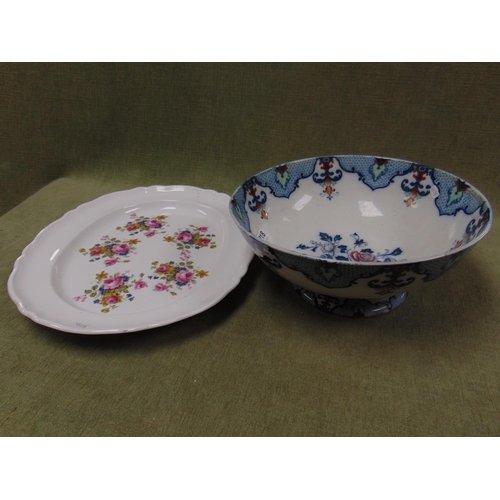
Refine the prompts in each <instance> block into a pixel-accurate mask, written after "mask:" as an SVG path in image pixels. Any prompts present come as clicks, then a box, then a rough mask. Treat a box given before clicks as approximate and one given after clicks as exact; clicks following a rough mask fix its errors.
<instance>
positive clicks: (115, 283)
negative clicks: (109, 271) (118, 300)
mask: <svg viewBox="0 0 500 500" xmlns="http://www.w3.org/2000/svg"><path fill="white" fill-rule="evenodd" d="M122 283H123V278H121V277H120V276H115V277H113V278H108V279H105V280H104V288H106V290H114V289H115V288H118V287H119V286H120V285H121V284H122Z"/></svg>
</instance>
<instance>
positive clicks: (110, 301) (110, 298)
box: [100, 292, 122, 306]
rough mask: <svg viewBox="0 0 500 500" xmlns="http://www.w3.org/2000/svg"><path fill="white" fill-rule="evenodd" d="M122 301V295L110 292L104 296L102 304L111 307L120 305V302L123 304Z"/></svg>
mask: <svg viewBox="0 0 500 500" xmlns="http://www.w3.org/2000/svg"><path fill="white" fill-rule="evenodd" d="M121 301H122V298H121V297H120V295H119V294H118V293H115V292H109V293H106V294H105V295H104V296H103V298H102V300H101V302H100V304H102V305H103V306H110V305H114V304H118V302H121Z"/></svg>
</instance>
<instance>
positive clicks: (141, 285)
mask: <svg viewBox="0 0 500 500" xmlns="http://www.w3.org/2000/svg"><path fill="white" fill-rule="evenodd" d="M146 286H148V285H147V284H146V282H145V281H143V280H138V281H136V282H135V285H134V290H140V289H141V288H144V287H146Z"/></svg>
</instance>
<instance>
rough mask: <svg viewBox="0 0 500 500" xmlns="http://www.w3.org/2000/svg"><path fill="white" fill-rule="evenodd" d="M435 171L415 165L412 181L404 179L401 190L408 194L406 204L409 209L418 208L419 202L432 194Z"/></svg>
mask: <svg viewBox="0 0 500 500" xmlns="http://www.w3.org/2000/svg"><path fill="white" fill-rule="evenodd" d="M433 170H434V169H433V168H432V167H424V166H422V165H418V166H417V165H415V168H414V169H413V172H412V179H403V181H402V182H401V189H402V190H403V191H404V192H405V193H406V199H405V200H404V202H405V203H406V206H407V207H411V206H412V205H413V206H416V205H417V200H419V199H420V198H423V197H424V196H427V195H428V194H429V193H430V192H431V187H432V185H433V183H432V172H433Z"/></svg>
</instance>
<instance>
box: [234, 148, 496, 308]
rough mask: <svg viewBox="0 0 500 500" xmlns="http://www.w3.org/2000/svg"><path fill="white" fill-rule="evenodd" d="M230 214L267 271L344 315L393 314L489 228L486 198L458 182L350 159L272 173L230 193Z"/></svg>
mask: <svg viewBox="0 0 500 500" xmlns="http://www.w3.org/2000/svg"><path fill="white" fill-rule="evenodd" d="M230 212H231V215H232V217H233V219H234V221H235V222H236V224H237V226H238V227H239V229H240V230H241V232H242V234H243V236H244V237H245V239H246V241H247V242H248V243H249V244H250V245H251V247H252V248H253V250H254V252H255V253H256V254H257V255H258V256H259V257H260V258H261V259H262V261H263V262H264V263H265V264H266V265H267V266H269V267H270V268H271V269H272V270H273V271H275V272H276V273H278V274H279V275H280V276H282V277H283V278H284V279H286V280H287V281H289V282H291V283H292V284H293V285H294V286H295V287H296V289H297V291H298V292H299V293H300V294H301V295H302V296H303V297H304V298H305V299H306V300H308V301H309V302H311V303H312V304H314V305H315V306H316V307H319V308H320V309H323V310H325V311H328V312H332V313H335V314H341V315H344V316H375V315H378V314H381V313H384V312H388V311H390V310H392V309H394V308H395V307H397V306H398V305H400V304H401V303H402V302H403V301H404V300H405V299H406V295H407V292H408V291H409V290H411V289H413V288H415V287H418V286H420V285H422V284H424V283H427V282H429V281H433V280H435V279H436V278H439V277H440V276H442V275H443V274H444V273H445V272H447V271H448V270H449V269H451V268H452V267H453V266H455V265H456V264H457V263H458V262H459V261H460V260H461V258H462V257H463V255H464V253H465V252H466V251H467V250H469V249H470V248H471V247H472V246H474V245H475V244H476V243H478V242H479V241H480V240H481V239H482V238H484V236H485V235H486V234H487V233H488V232H489V230H490V229H491V226H492V222H493V212H492V208H491V205H490V203H489V202H488V200H487V199H486V198H485V196H484V195H483V194H481V193H480V192H479V191H478V190H477V189H475V188H474V187H473V186H471V185H470V184H469V183H467V182H466V181H464V180H463V179H461V178H459V177H456V176H455V175H452V174H450V173H448V172H445V171H444V170H440V169H437V168H434V167H428V166H425V165H420V164H418V163H412V162H409V161H404V160H396V159H392V158H374V157H369V156H352V155H349V156H328V157H321V158H309V159H306V160H298V161H293V162H290V163H286V164H282V165H278V166H276V167H272V168H269V169H267V170H265V171H263V172H261V173H259V174H257V175H255V176H254V177H252V178H250V179H248V180H247V181H245V182H244V183H243V184H242V185H241V186H240V187H239V188H238V189H237V190H236V191H235V193H234V194H233V196H232V197H231V201H230Z"/></svg>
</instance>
